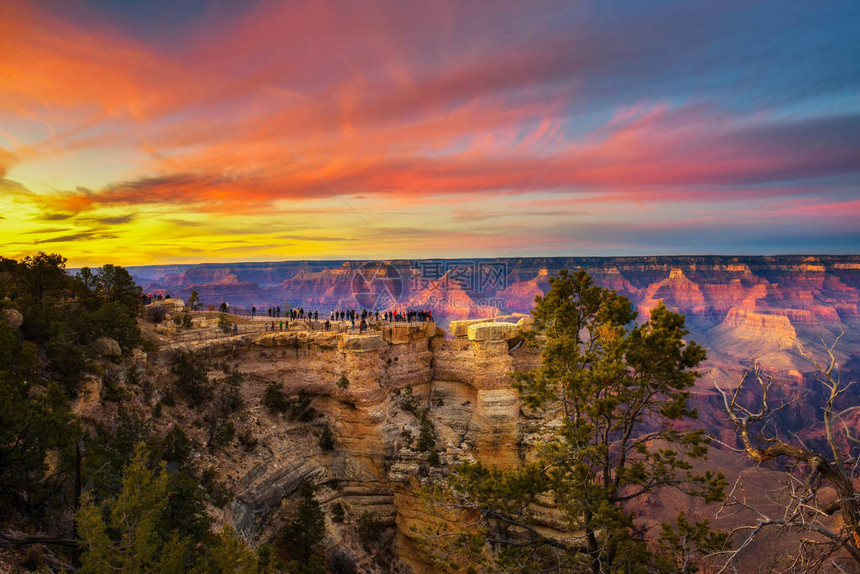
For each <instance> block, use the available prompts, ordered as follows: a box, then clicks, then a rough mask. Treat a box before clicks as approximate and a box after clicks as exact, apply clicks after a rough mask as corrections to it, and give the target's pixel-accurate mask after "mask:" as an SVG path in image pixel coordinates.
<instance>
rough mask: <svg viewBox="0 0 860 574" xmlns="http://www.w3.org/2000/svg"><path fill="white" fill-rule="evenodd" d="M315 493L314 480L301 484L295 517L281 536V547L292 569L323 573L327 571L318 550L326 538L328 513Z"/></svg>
mask: <svg viewBox="0 0 860 574" xmlns="http://www.w3.org/2000/svg"><path fill="white" fill-rule="evenodd" d="M314 492H315V489H314V485H313V483H311V482H305V483H303V484H302V486H301V489H300V491H299V494H300V496H301V500H300V501H299V507H298V509H297V510H296V514H295V517H294V518H293V520H292V521H291V522H290V523H289V524H287V525H286V526H285V527H284V529H283V530H281V533H280V534H279V536H278V543H279V547H280V549H281V550H282V552H283V553H284V559H285V561H286V562H287V563H288V565H289V567H290V571H291V572H297V573H303V574H304V573H307V574H311V573H314V574H316V573H320V574H322V573H323V572H325V571H326V568H325V561H324V560H323V558H322V556H321V555H320V554H319V553H318V551H317V547H318V545H319V543H320V542H322V540H323V538H325V516H324V515H323V511H322V509H321V508H320V504H319V502H318V501H317V499H316V496H315V494H314Z"/></svg>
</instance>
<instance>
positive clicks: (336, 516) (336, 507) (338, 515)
mask: <svg viewBox="0 0 860 574" xmlns="http://www.w3.org/2000/svg"><path fill="white" fill-rule="evenodd" d="M345 517H346V511H344V509H343V504H341V503H340V502H335V503H334V504H332V505H331V519H332V521H334V522H337V523H341V522H343V520H344V518H345Z"/></svg>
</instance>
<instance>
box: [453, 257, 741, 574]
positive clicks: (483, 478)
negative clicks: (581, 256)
mask: <svg viewBox="0 0 860 574" xmlns="http://www.w3.org/2000/svg"><path fill="white" fill-rule="evenodd" d="M550 286H551V288H550V290H549V292H548V293H547V294H546V295H545V296H543V297H538V298H537V300H536V301H537V305H536V308H535V310H534V311H533V315H534V318H535V323H534V330H533V331H532V332H531V333H528V334H527V336H528V337H529V339H530V340H531V341H534V342H540V343H541V344H542V346H543V351H542V362H541V365H540V367H538V368H537V369H535V370H533V371H531V372H528V373H518V374H517V375H516V383H515V387H516V388H517V389H518V390H519V392H520V395H521V398H522V401H523V403H524V404H525V405H526V406H528V407H531V408H539V407H540V408H544V409H547V411H546V412H553V409H555V410H556V411H557V412H559V414H560V419H561V423H562V424H561V425H560V429H559V430H558V431H557V433H556V434H555V436H553V438H552V439H551V440H549V441H548V442H547V444H546V445H545V446H544V447H543V448H542V449H541V450H540V452H539V453H538V456H537V459H536V460H534V461H532V462H530V463H529V464H525V465H523V466H522V467H520V468H517V469H514V470H509V471H501V470H497V469H492V468H487V467H485V466H483V465H482V464H480V463H477V464H465V465H461V466H460V467H458V468H457V469H456V470H455V472H453V473H452V475H451V476H450V477H449V479H448V484H447V489H446V490H443V498H442V500H444V501H445V502H446V503H447V504H448V505H450V506H452V507H455V508H460V509H465V510H470V511H476V510H477V511H479V512H480V514H479V516H481V523H482V526H483V531H482V534H483V537H482V539H483V541H484V542H486V543H487V545H488V546H490V547H491V550H492V552H487V550H486V548H487V547H486V546H484V547H482V546H481V545H477V546H476V545H475V544H474V532H470V533H467V534H468V537H470V541H469V543H468V544H461V547H468V548H470V549H471V550H472V551H473V553H474V552H475V550H476V548H478V549H480V548H484V549H483V550H481V551H480V552H479V554H482V555H483V556H484V557H486V556H489V555H492V556H493V558H494V560H495V561H496V563H497V565H500V566H503V567H505V568H512V569H516V570H526V571H529V570H532V569H534V570H538V569H540V568H550V569H553V571H564V572H581V571H590V572H595V573H598V572H615V571H624V572H628V571H630V572H638V571H646V570H648V569H649V568H651V569H653V568H654V567H655V566H656V567H658V568H659V569H661V570H662V571H692V569H693V568H694V567H695V566H694V561H693V560H692V558H694V556H693V555H694V554H696V552H697V550H699V549H703V550H706V549H710V548H713V547H716V546H720V545H721V544H722V543H723V542H724V538H725V537H724V536H723V535H721V534H719V533H714V532H712V531H711V530H710V528H709V527H708V525H707V523H706V522H705V523H696V524H695V525H692V526H691V525H690V524H689V523H688V522H687V521H686V519H684V518H683V516H679V517H678V520H676V522H675V524H674V525H671V524H667V525H665V527H664V529H665V533H666V536H665V537H664V543H663V544H660V545H658V544H652V543H649V541H648V540H646V537H645V532H643V531H642V530H641V529H640V528H639V527H638V526H637V524H636V522H635V520H634V519H635V516H634V512H633V511H632V510H631V509H630V504H631V502H633V501H635V500H636V499H637V498H640V497H642V496H645V495H648V494H651V493H654V492H656V491H657V490H658V489H661V488H667V487H671V488H676V489H679V490H681V491H683V492H685V493H687V494H689V495H691V496H696V497H702V498H704V499H705V500H708V501H712V500H718V499H720V498H721V497H722V487H723V484H724V480H723V477H722V475H718V474H714V473H711V472H704V473H702V474H697V473H695V472H694V468H693V464H692V463H693V461H697V460H698V461H701V460H703V459H704V458H705V457H706V454H707V451H708V445H707V443H708V441H707V438H706V436H705V434H704V432H703V431H702V430H692V431H684V430H678V428H677V427H676V426H675V425H673V423H676V422H678V421H683V420H689V419H695V418H696V412H695V410H693V409H690V408H689V406H688V398H689V390H688V389H689V388H690V387H691V386H692V385H693V383H694V382H695V380H696V378H697V377H698V373H697V372H696V371H695V370H694V369H695V368H696V367H697V366H698V365H699V363H700V362H701V361H702V360H704V358H705V351H704V349H702V347H700V346H699V345H697V344H696V343H694V342H686V341H685V340H684V336H685V335H687V333H688V332H687V330H686V329H685V328H684V317H683V316H682V315H678V314H676V313H672V312H670V311H669V310H668V309H666V308H665V307H664V306H662V305H659V306H658V307H657V308H655V309H654V310H653V311H652V312H651V318H650V320H649V321H647V322H645V323H642V324H639V325H635V326H630V325H631V324H632V322H633V321H634V320H635V318H636V313H635V312H634V310H633V308H632V304H631V303H630V301H629V300H628V299H626V298H625V297H623V296H620V295H618V294H617V293H615V292H614V291H610V290H608V289H603V288H600V287H597V286H595V285H594V284H593V282H592V280H591V278H590V277H589V276H588V275H587V274H586V273H585V272H584V271H579V272H577V273H575V274H573V275H570V274H568V272H567V271H565V270H563V271H561V272H560V273H559V275H558V276H557V277H554V278H552V279H550ZM697 464H698V465H699V466H701V463H697ZM538 497H541V498H547V497H548V498H549V499H551V500H553V501H554V504H555V506H556V507H557V509H558V510H559V511H560V512H561V514H562V515H563V517H564V519H565V520H566V522H567V531H566V533H565V535H564V536H562V537H554V536H551V535H547V534H546V533H545V532H546V531H545V530H543V529H541V528H536V522H535V519H534V516H533V513H532V503H534V502H535V501H536V499H537V498H538ZM681 528H683V529H685V532H687V533H690V532H692V533H694V534H695V536H692V537H690V538H685V539H684V544H675V543H673V542H672V540H673V537H672V536H670V535H669V533H671V532H676V531H678V530H679V529H681ZM465 534H466V533H464V535H465ZM675 539H676V540H677V539H680V537H675Z"/></svg>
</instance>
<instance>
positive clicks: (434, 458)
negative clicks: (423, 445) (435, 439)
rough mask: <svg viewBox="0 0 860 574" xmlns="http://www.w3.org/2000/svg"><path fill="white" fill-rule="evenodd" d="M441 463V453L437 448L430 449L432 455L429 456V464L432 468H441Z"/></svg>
mask: <svg viewBox="0 0 860 574" xmlns="http://www.w3.org/2000/svg"><path fill="white" fill-rule="evenodd" d="M440 462H441V461H440V460H439V451H438V450H436V447H435V446H434V447H433V448H432V449H430V454H428V455H427V464H429V465H430V466H439V464H440Z"/></svg>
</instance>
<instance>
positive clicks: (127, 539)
mask: <svg viewBox="0 0 860 574" xmlns="http://www.w3.org/2000/svg"><path fill="white" fill-rule="evenodd" d="M150 458H151V457H150V453H149V452H148V451H147V449H146V448H145V447H144V445H143V443H139V444H138V445H137V446H136V447H135V451H134V456H133V457H132V458H131V459H130V461H129V463H128V464H127V465H126V467H125V469H124V471H123V475H122V487H121V489H120V491H119V492H118V493H117V494H116V495H115V496H113V497H110V498H108V499H106V500H104V501H103V502H98V501H96V500H95V499H94V498H93V497H92V495H91V493H86V494H85V495H84V497H83V500H82V504H81V508H80V509H79V510H78V512H77V514H76V519H77V523H78V534H79V537H80V547H81V550H82V554H81V568H80V571H81V572H83V573H94V574H103V573H109V572H116V571H123V572H129V573H143V572H177V573H179V572H189V571H195V572H219V573H224V574H226V573H232V572H242V573H248V574H252V573H256V572H258V571H259V569H258V563H257V558H256V556H255V555H254V554H253V552H252V551H251V550H250V549H249V548H248V546H247V545H246V544H245V543H244V542H243V541H242V540H240V539H239V538H238V537H237V536H236V534H235V532H233V530H232V529H229V528H227V529H225V530H224V531H222V532H221V533H220V534H213V533H211V532H210V531H209V524H210V521H209V520H208V517H205V512H204V509H203V506H202V504H190V505H189V501H195V500H196V498H195V495H194V494H191V495H189V494H188V491H189V490H194V485H193V484H189V483H188V482H187V479H181V480H180V481H179V482H177V479H176V476H181V475H171V474H169V473H168V472H167V469H166V467H165V465H164V463H160V464H157V465H153V464H152V463H151V462H150ZM177 504H180V506H178V507H177V506H176V505H177ZM194 519H196V522H195V520H194ZM189 525H193V528H189Z"/></svg>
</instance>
